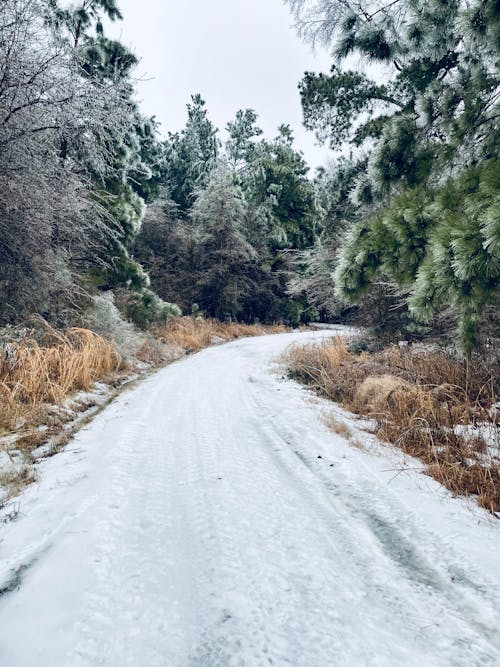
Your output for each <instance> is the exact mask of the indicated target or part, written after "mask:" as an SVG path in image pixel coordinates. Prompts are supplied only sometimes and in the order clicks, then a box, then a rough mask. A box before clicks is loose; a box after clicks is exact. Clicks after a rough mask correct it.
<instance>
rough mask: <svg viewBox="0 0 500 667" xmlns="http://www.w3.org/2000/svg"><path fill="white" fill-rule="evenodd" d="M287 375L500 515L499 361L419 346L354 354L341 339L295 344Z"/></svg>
mask: <svg viewBox="0 0 500 667" xmlns="http://www.w3.org/2000/svg"><path fill="white" fill-rule="evenodd" d="M286 363H287V365H288V368H289V371H290V374H291V375H292V376H293V377H294V378H295V379H298V380H300V381H301V382H303V383H305V384H307V385H309V386H311V387H312V388H314V389H316V390H317V391H318V392H319V393H321V394H323V395H325V396H327V397H328V398H330V399H332V400H334V401H337V402H338V403H340V404H341V405H342V406H344V407H345V408H347V409H349V410H351V411H352V412H354V413H356V414H359V415H365V416H368V417H370V418H371V419H372V420H373V421H374V423H375V429H376V433H377V435H378V437H379V438H380V439H382V440H384V441H387V442H390V443H393V444H395V445H397V446H398V447H400V448H401V449H403V451H404V452H405V453H407V454H410V455H411V456H415V457H417V458H419V459H420V460H421V461H423V462H424V464H425V465H426V469H425V471H426V472H427V473H428V474H429V475H431V476H432V477H434V478H435V479H437V480H438V481H439V482H441V483H442V484H443V485H444V486H446V487H447V488H448V489H450V490H451V491H453V492H455V493H459V494H465V495H474V496H476V497H477V499H478V502H479V504H480V505H482V506H483V507H485V508H486V509H488V510H489V511H491V512H499V511H500V443H499V435H498V434H499V430H498V429H499V427H500V415H499V412H498V410H497V409H496V408H495V406H496V405H497V403H498V396H499V394H500V365H499V362H498V360H497V359H485V358H477V359H474V361H473V362H467V361H462V360H460V359H458V358H456V357H454V356H452V355H451V354H449V353H447V352H445V351H443V350H439V349H435V350H430V349H426V348H424V347H421V346H404V347H399V346H391V347H389V348H387V349H385V350H383V351H381V352H375V353H362V354H359V355H358V354H354V353H352V352H350V351H349V349H348V346H347V344H346V341H345V339H344V338H340V337H339V338H336V337H335V338H332V339H329V340H326V341H321V342H319V343H315V344H313V345H308V346H303V345H296V346H294V347H292V348H291V349H290V350H289V351H288V352H287V354H286Z"/></svg>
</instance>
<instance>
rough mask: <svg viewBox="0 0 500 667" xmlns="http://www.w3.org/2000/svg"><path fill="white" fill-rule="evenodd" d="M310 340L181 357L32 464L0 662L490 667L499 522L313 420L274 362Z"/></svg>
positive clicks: (4, 557) (265, 340) (241, 344)
mask: <svg viewBox="0 0 500 667" xmlns="http://www.w3.org/2000/svg"><path fill="white" fill-rule="evenodd" d="M325 335H329V334H328V332H319V333H315V334H309V333H306V334H285V335H279V336H266V337H262V338H253V339H245V340H240V341H236V342H234V343H230V344H227V345H223V346H218V347H213V348H210V349H207V350H204V351H203V352H201V353H199V354H197V355H193V356H191V357H189V358H187V359H184V360H182V361H180V362H177V363H175V364H173V365H171V366H169V367H167V368H165V369H163V370H161V371H160V372H158V373H157V374H155V375H153V376H151V377H150V378H149V379H147V380H146V381H144V382H143V383H142V384H140V385H139V386H138V387H136V388H134V389H132V390H129V391H127V392H125V393H123V394H122V395H121V396H120V397H119V398H118V399H117V400H116V401H115V402H114V403H113V404H112V405H111V406H110V407H109V408H107V409H106V410H105V411H104V412H103V413H101V414H100V415H99V416H98V417H97V418H96V419H95V420H94V422H93V423H92V424H90V425H89V426H88V427H86V428H85V429H84V430H82V431H81V432H80V433H79V434H78V436H77V437H76V438H75V439H74V440H73V441H72V443H70V445H68V447H67V449H66V450H65V451H64V452H63V453H61V454H59V455H58V456H56V457H54V458H53V459H50V460H48V461H46V462H44V463H43V464H42V465H41V466H40V481H39V483H38V484H37V485H35V486H32V487H31V488H30V489H28V490H27V491H26V492H25V493H24V494H23V496H22V497H21V505H20V509H21V515H20V516H19V518H18V519H17V520H16V521H13V522H8V523H5V524H4V525H2V524H0V533H1V542H0V587H1V588H3V590H4V592H3V595H2V596H1V597H0V665H1V667H32V666H33V667H35V666H36V667H73V666H87V665H107V666H113V667H122V666H125V665H134V666H136V667H154V666H162V667H195V666H197V667H224V666H228V667H229V666H231V667H233V666H234V667H236V666H241V667H260V666H261V665H262V666H264V665H275V666H278V667H280V666H285V665H293V666H300V667H330V666H337V665H338V666H343V665H345V666H348V667H363V666H365V665H366V666H368V665H369V666H370V667H372V666H377V665H380V666H383V667H386V666H393V665H398V666H400V665H401V666H405V667H411V666H415V667H416V666H417V665H418V666H419V667H421V666H426V667H440V666H445V665H446V666H450V667H451V666H453V667H474V666H476V665H478V666H479V665H482V666H483V665H500V636H499V627H500V623H499V621H500V618H499V610H500V566H499V562H500V561H499V547H500V525H499V523H500V522H498V521H496V520H495V519H492V518H490V517H488V516H487V515H486V513H484V512H482V511H481V510H479V509H476V508H474V507H472V506H471V505H470V504H467V503H466V502H465V501H462V500H457V499H452V498H450V496H449V495H448V494H447V493H446V492H444V491H443V490H442V489H441V488H440V487H439V486H438V485H437V484H436V483H435V482H434V481H433V480H431V479H428V478H427V477H424V476H423V475H421V474H419V473H418V472H416V471H409V472H405V473H403V474H399V475H398V474H397V473H395V472H394V461H393V459H392V458H391V457H392V456H393V455H392V454H391V453H390V452H386V451H385V450H384V448H382V447H379V448H378V449H377V447H376V446H370V447H368V451H364V450H363V449H360V448H356V447H353V446H352V445H351V444H349V443H348V442H347V441H346V440H345V439H343V438H341V437H340V436H339V435H336V434H334V433H333V432H331V431H330V430H329V429H328V428H327V427H326V426H325V425H324V423H323V421H322V418H321V416H322V413H324V412H325V411H327V410H329V409H330V408H329V406H328V405H327V404H326V403H325V402H323V401H320V400H319V399H316V398H314V397H312V396H311V395H310V394H309V393H308V392H307V391H306V390H304V389H302V388H300V387H299V386H297V385H295V384H294V383H292V382H289V381H286V380H284V379H283V378H282V374H281V373H280V372H279V369H278V368H277V367H276V366H273V365H272V363H271V362H272V360H273V359H274V358H275V357H276V356H277V355H278V354H279V353H280V352H282V351H283V350H284V349H285V348H286V347H287V345H288V344H289V343H290V342H292V341H295V340H304V341H305V340H306V339H307V338H318V337H322V336H325ZM366 438H367V441H368V440H369V436H366Z"/></svg>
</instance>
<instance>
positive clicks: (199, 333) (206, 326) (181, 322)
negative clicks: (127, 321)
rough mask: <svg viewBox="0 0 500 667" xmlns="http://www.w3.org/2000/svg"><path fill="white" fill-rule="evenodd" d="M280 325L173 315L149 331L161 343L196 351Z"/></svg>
mask: <svg viewBox="0 0 500 667" xmlns="http://www.w3.org/2000/svg"><path fill="white" fill-rule="evenodd" d="M286 330H287V329H286V327H284V326H281V325H275V326H262V325H260V324H259V325H251V324H239V323H237V322H219V321H218V320H212V319H204V318H201V317H199V318H192V317H173V318H171V319H170V320H169V321H168V322H167V323H166V324H165V325H164V326H162V327H157V328H156V329H155V330H154V331H153V333H154V335H155V336H156V337H157V338H159V339H160V340H161V341H162V342H163V343H166V344H167V345H174V346H178V347H181V348H182V349H183V350H186V351H189V352H196V351H198V350H201V349H203V348H205V347H208V346H209V345H213V344H214V343H219V342H223V341H230V340H235V339H236V338H243V337H245V336H261V335H262V334H265V333H281V332H283V331H286Z"/></svg>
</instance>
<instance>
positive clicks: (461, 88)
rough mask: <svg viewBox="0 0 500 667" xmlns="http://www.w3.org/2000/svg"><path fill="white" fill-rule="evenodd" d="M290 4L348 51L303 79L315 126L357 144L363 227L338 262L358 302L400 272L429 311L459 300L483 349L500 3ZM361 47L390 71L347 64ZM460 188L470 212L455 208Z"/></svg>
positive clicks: (342, 289)
mask: <svg viewBox="0 0 500 667" xmlns="http://www.w3.org/2000/svg"><path fill="white" fill-rule="evenodd" d="M290 5H291V6H292V9H293V10H294V12H295V14H296V16H297V18H298V21H299V25H300V26H301V31H302V34H303V35H304V36H306V37H307V38H309V39H313V40H315V39H316V40H321V41H323V42H325V43H328V44H329V45H331V46H333V51H334V53H335V63H334V66H333V68H332V70H331V73H330V74H329V75H322V74H320V75H315V74H311V73H309V74H306V76H305V78H304V80H303V81H302V83H301V95H302V102H303V107H304V116H305V122H306V125H307V126H308V127H309V128H310V129H315V130H316V131H317V132H318V135H319V136H320V137H321V138H322V139H326V138H328V139H329V141H330V143H331V145H332V146H333V147H335V148H337V147H342V146H345V144H346V143H347V144H350V145H351V150H354V151H355V155H356V156H357V157H356V159H357V160H358V164H357V166H358V167H359V168H358V169H356V173H355V174H353V177H352V180H351V183H350V194H349V199H350V201H351V203H352V204H353V205H354V210H355V215H354V217H353V218H351V223H350V224H351V225H354V226H353V227H352V229H351V230H350V232H349V234H348V235H347V237H346V240H345V242H344V243H343V246H342V249H341V253H340V258H339V263H338V266H337V270H336V272H335V279H336V289H337V294H338V295H339V296H340V297H342V298H343V299H345V300H349V301H352V300H355V299H358V298H360V296H361V295H362V294H363V293H365V292H366V290H367V289H368V288H369V286H370V285H371V284H373V282H374V281H379V280H387V279H390V280H392V281H394V282H395V283H396V284H397V285H398V286H399V288H400V289H402V290H403V291H404V292H405V293H406V294H407V303H408V306H409V308H410V310H411V312H412V313H413V314H414V315H415V316H418V317H419V318H420V319H422V320H425V321H427V320H429V318H430V317H432V315H433V314H435V313H436V312H438V311H439V309H440V308H442V306H443V304H444V303H446V304H449V305H450V307H451V309H452V312H453V313H454V314H455V316H456V317H457V318H458V320H459V329H460V341H461V345H462V348H463V349H465V350H467V351H470V350H471V349H472V348H473V347H474V345H475V344H476V342H477V341H478V332H479V328H480V322H481V313H482V312H484V306H485V304H487V303H488V304H491V307H493V308H494V307H495V306H494V304H495V303H496V302H497V296H496V294H497V277H496V269H495V267H496V266H497V265H498V262H499V256H498V248H497V246H498V244H497V242H496V241H497V239H496V238H492V237H491V236H490V237H489V238H488V240H487V239H486V238H485V236H484V233H485V232H484V229H483V223H481V222H480V220H482V219H483V215H485V213H486V214H487V215H488V216H491V215H492V211H493V210H494V208H495V206H496V204H493V203H492V202H493V199H495V197H496V195H494V191H495V188H496V187H498V181H497V180H495V178H493V176H492V174H494V173H495V172H496V170H498V161H497V159H496V158H497V155H498V153H497V146H498V128H499V125H498V118H499V117H500V108H499V106H498V104H499V103H498V99H499V90H500V86H499V78H498V70H497V64H498V57H499V48H500V47H499V45H500V41H499V39H498V36H499V34H500V32H499V31H500V17H499V14H498V12H497V11H496V9H495V2H489V1H488V0H487V1H486V2H474V3H472V4H471V5H470V6H464V5H463V4H461V3H458V2H447V3H443V2H441V1H440V0H431V1H430V2H428V1H425V2H424V1H423V0H422V1H420V0H417V2H414V1H413V0H398V2H395V3H394V2H393V3H388V4H386V5H380V4H378V3H374V2H371V1H370V2H364V3H360V4H356V5H352V4H351V3H343V2H339V1H337V0H334V1H327V0H315V1H314V2H311V3H308V2H305V0H290ZM310 12H313V13H314V17H315V19H314V22H312V21H311V17H312V14H311V13H310ZM352 54H358V55H360V56H361V57H362V58H364V59H365V62H366V61H371V62H372V63H377V69H375V70H373V68H372V69H371V70H370V69H366V71H365V72H362V71H352V70H346V69H344V67H343V63H344V60H345V58H346V57H347V56H349V55H352ZM382 68H383V69H382ZM370 71H372V72H373V71H376V72H377V73H378V77H380V76H381V75H382V79H383V81H382V83H380V82H378V81H375V80H374V79H373V78H372V77H370V75H369V72H370ZM486 182H487V183H489V184H490V185H489V186H486V185H485V183H486ZM471 183H473V184H474V185H470V184H471ZM466 184H469V185H466ZM469 187H471V188H472V190H469V189H468V188H469ZM491 188H492V189H491ZM450 192H453V196H454V197H455V198H456V202H460V205H462V206H464V207H466V208H467V212H468V215H467V217H466V218H461V219H460V220H459V219H458V216H456V214H454V213H453V210H454V208H453V207H450V203H449V201H448V197H449V195H446V193H450ZM446 201H448V203H445V202H446ZM452 220H453V225H451V224H450V222H451V221H452ZM494 227H495V231H493V236H494V235H495V234H496V233H498V229H497V227H496V226H494ZM488 229H492V227H491V226H489V227H488ZM438 267H439V270H438ZM479 267H481V269H479Z"/></svg>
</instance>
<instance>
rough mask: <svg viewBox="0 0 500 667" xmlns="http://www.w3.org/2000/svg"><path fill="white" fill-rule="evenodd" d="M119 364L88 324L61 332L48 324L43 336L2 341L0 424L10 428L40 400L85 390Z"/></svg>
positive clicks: (50, 400) (56, 399)
mask: <svg viewBox="0 0 500 667" xmlns="http://www.w3.org/2000/svg"><path fill="white" fill-rule="evenodd" d="M119 366H120V359H119V357H118V356H117V354H116V353H115V351H114V350H113V348H112V347H111V345H110V344H109V343H108V342H107V341H105V340H104V338H102V337H101V336H98V335H97V334H95V333H93V332H92V331H89V330H88V329H78V328H75V329H69V330H68V331H67V332H66V333H64V334H62V333H59V332H57V331H55V330H54V329H52V328H49V327H47V329H46V332H45V334H44V336H43V339H42V341H38V340H35V339H33V338H25V339H23V340H21V341H17V342H15V343H5V344H4V345H3V346H2V348H1V350H0V397H1V409H0V427H3V428H4V429H6V430H11V429H12V428H13V427H14V426H15V424H16V422H18V421H19V419H20V418H22V417H26V415H27V413H31V414H32V415H34V414H35V413H36V412H37V411H39V410H40V407H41V406H43V405H44V404H57V403H60V402H61V401H62V400H63V399H64V398H66V397H67V396H69V395H70V394H71V393H72V392H74V391H77V390H84V391H88V390H89V389H90V387H91V386H92V384H93V383H94V382H95V381H96V380H99V379H103V378H105V377H106V376H109V375H110V374H111V373H112V372H114V371H116V370H118V368H119Z"/></svg>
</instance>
